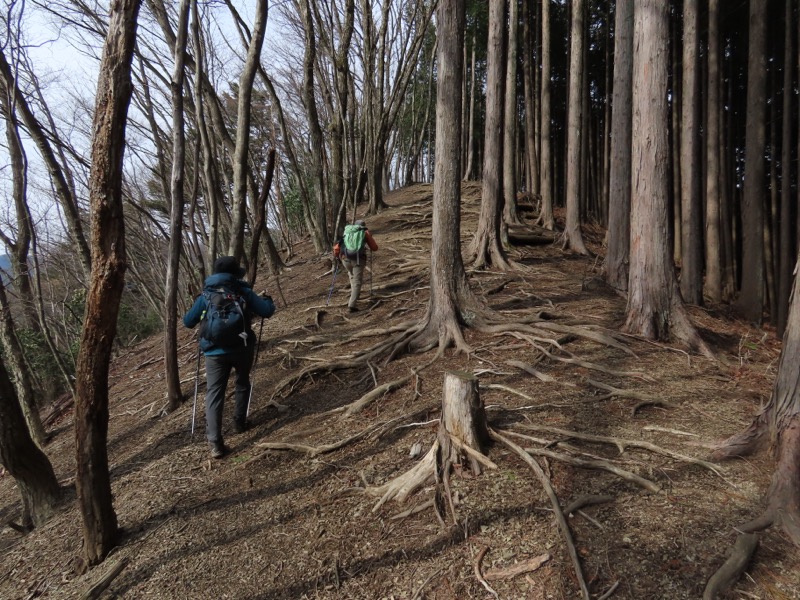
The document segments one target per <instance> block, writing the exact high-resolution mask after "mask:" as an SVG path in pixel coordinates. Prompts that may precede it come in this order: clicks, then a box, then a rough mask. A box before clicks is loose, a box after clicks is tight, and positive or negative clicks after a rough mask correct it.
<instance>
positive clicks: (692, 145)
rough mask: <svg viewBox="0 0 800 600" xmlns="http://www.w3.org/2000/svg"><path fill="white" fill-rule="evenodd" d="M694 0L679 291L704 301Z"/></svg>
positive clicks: (686, 44) (687, 19) (686, 73)
mask: <svg viewBox="0 0 800 600" xmlns="http://www.w3.org/2000/svg"><path fill="white" fill-rule="evenodd" d="M698 22H699V14H698V10H697V0H684V1H683V69H682V71H683V85H682V88H683V89H682V92H683V93H682V95H681V100H682V108H681V135H680V145H681V148H680V169H681V294H682V296H683V300H684V302H688V303H690V304H702V303H703V262H702V261H703V250H702V249H703V246H702V243H703V233H702V215H701V212H700V211H701V206H702V204H701V201H700V93H699V92H700V89H699V88H700V69H699V64H698V48H699V42H698V32H697V24H698Z"/></svg>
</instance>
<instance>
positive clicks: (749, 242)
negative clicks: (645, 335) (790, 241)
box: [734, 0, 768, 324]
mask: <svg viewBox="0 0 800 600" xmlns="http://www.w3.org/2000/svg"><path fill="white" fill-rule="evenodd" d="M766 19H767V2H766V0H751V1H750V33H749V43H748V57H749V58H748V63H747V125H746V127H747V133H746V141H745V151H744V152H745V166H744V172H745V177H744V197H743V200H742V222H743V223H746V224H747V225H746V226H745V227H743V228H742V282H743V284H742V287H741V289H740V290H739V299H738V300H737V301H736V303H735V305H734V306H735V308H736V310H737V311H738V312H739V313H740V314H741V315H742V316H743V317H744V318H746V319H747V320H749V321H751V322H754V323H759V324H760V323H761V318H762V311H763V305H764V283H763V282H764V206H763V198H764V175H765V165H764V149H765V147H766V135H767V134H766V120H767V117H766V111H767V103H766V85H767V70H768V67H767V61H766V57H767V55H766V29H767V26H766Z"/></svg>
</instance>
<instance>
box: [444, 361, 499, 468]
mask: <svg viewBox="0 0 800 600" xmlns="http://www.w3.org/2000/svg"><path fill="white" fill-rule="evenodd" d="M438 437H439V445H440V453H441V454H440V456H441V464H459V463H463V461H464V459H467V460H468V461H469V464H470V467H471V469H472V472H473V474H475V475H480V474H481V464H480V462H478V460H477V459H476V458H475V457H474V456H472V455H471V454H473V452H470V450H472V451H474V453H477V454H483V446H484V445H485V444H486V443H487V442H488V440H489V432H488V429H487V425H486V411H485V410H484V407H483V402H481V398H480V395H479V393H478V378H477V377H475V376H474V375H473V374H472V373H465V372H463V371H447V372H446V373H445V376H444V394H443V396H442V418H441V422H440V424H439V434H438Z"/></svg>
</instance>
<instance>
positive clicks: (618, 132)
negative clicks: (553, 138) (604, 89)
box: [605, 0, 633, 292]
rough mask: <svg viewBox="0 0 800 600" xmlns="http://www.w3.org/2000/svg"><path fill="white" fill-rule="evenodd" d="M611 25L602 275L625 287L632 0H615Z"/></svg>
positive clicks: (614, 285)
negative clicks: (610, 96)
mask: <svg viewBox="0 0 800 600" xmlns="http://www.w3.org/2000/svg"><path fill="white" fill-rule="evenodd" d="M616 10H617V12H616V15H615V26H614V96H613V100H612V107H611V110H612V112H611V142H612V143H611V173H610V184H609V186H610V189H609V196H610V200H609V206H608V252H607V254H606V263H605V275H606V281H607V282H608V284H609V285H610V286H611V287H613V288H614V289H616V290H619V291H621V292H626V291H627V290H628V268H629V267H628V262H629V258H630V239H631V238H630V210H631V124H632V115H631V102H632V100H631V98H632V87H631V84H632V80H633V0H617V8H616Z"/></svg>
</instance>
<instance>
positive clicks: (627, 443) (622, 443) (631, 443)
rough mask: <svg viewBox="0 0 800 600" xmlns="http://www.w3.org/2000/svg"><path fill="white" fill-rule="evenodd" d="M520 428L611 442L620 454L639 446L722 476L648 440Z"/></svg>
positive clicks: (711, 467) (702, 463) (704, 463)
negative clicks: (641, 440)
mask: <svg viewBox="0 0 800 600" xmlns="http://www.w3.org/2000/svg"><path fill="white" fill-rule="evenodd" d="M518 427H519V428H521V429H526V430H531V431H546V432H548V433H555V434H557V435H562V436H565V437H566V438H573V439H578V440H585V441H587V442H595V443H599V444H611V445H614V446H616V447H617V449H618V450H619V452H620V454H622V453H623V452H624V451H625V449H626V448H639V449H641V450H648V451H650V452H653V453H654V454H661V455H663V456H668V457H669V458H672V459H675V460H678V461H680V462H685V463H689V464H692V465H697V466H700V467H703V468H704V469H708V470H709V471H711V472H712V473H714V474H715V475H718V476H719V477H722V475H723V474H722V471H721V470H720V468H719V467H718V466H716V465H714V464H712V463H710V462H708V461H705V460H701V459H699V458H694V457H691V456H686V455H684V454H680V453H678V452H673V451H672V450H667V449H666V448H661V447H660V446H656V445H655V444H651V443H650V442H640V441H638V440H626V439H622V438H617V437H605V436H600V435H592V434H588V433H578V432H576V431H568V430H566V429H559V428H558V427H547V426H545V425H518Z"/></svg>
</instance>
